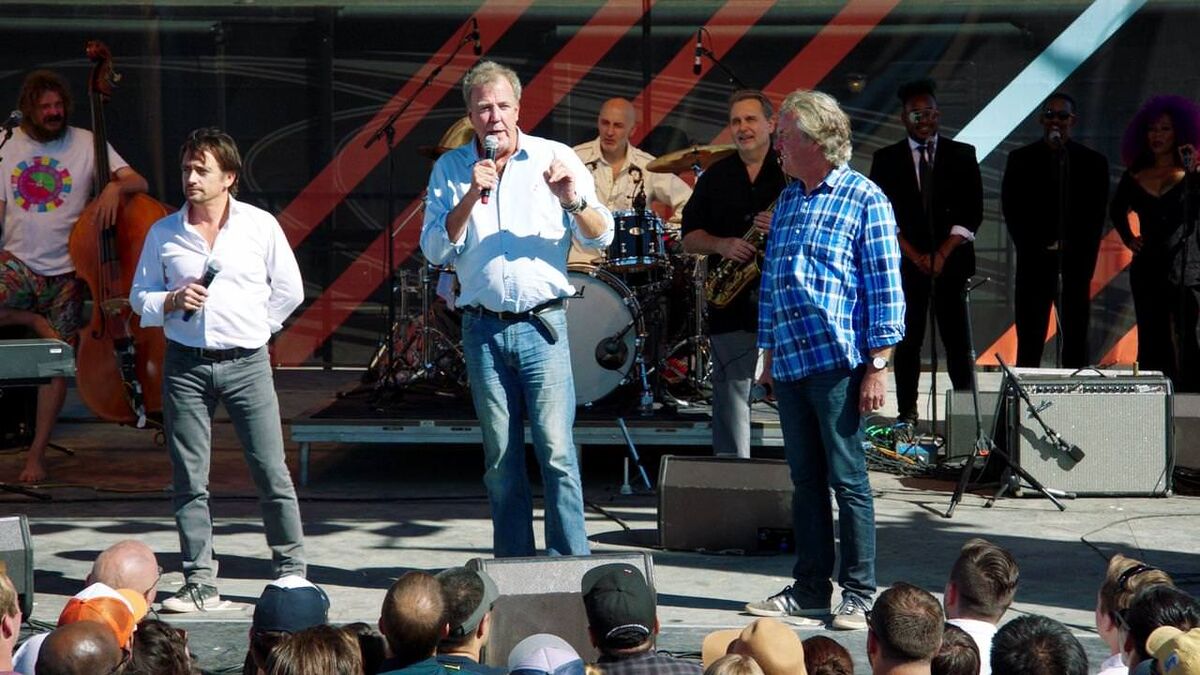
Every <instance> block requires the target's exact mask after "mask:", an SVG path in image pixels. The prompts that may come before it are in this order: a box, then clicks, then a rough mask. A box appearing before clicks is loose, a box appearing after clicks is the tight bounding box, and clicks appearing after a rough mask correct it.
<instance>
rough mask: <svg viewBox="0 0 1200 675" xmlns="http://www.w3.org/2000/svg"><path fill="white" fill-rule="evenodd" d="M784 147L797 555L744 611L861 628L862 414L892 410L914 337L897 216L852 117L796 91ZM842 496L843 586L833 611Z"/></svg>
mask: <svg viewBox="0 0 1200 675" xmlns="http://www.w3.org/2000/svg"><path fill="white" fill-rule="evenodd" d="M775 147H776V149H777V150H778V152H779V156H780V158H781V161H782V163H783V170H784V172H785V173H787V174H788V175H789V176H793V177H794V178H796V179H797V180H796V181H794V182H793V183H792V184H791V185H790V186H788V188H787V189H786V190H784V192H783V194H782V195H781V196H780V198H779V202H778V203H777V204H776V206H775V216H774V219H773V220H772V221H771V234H770V236H769V239H768V241H767V253H766V262H765V265H764V269H763V275H762V288H761V291H760V296H759V310H758V345H759V347H761V348H762V349H763V350H764V372H763V381H764V383H766V384H772V381H773V389H774V393H775V397H776V398H777V399H778V401H779V419H780V425H781V426H782V429H783V439H784V448H785V453H786V455H787V460H788V465H789V466H790V467H791V474H792V484H793V485H794V486H795V497H794V498H793V501H792V519H793V526H794V528H795V540H796V552H797V554H796V564H795V566H794V567H793V569H792V576H793V578H794V579H795V581H794V582H793V584H792V585H790V586H788V587H786V588H784V589H783V590H782V591H780V592H779V593H777V594H775V595H773V596H771V597H769V598H767V599H766V600H763V601H761V602H752V603H749V604H748V605H746V610H747V611H749V612H750V613H751V614H756V615H759V616H791V617H806V618H807V620H808V621H809V622H811V624H812V625H819V624H820V623H821V621H819V620H818V619H817V617H821V618H824V617H825V616H828V615H830V614H832V615H833V621H832V626H833V628H836V629H842V630H853V629H864V628H866V627H867V620H866V612H867V610H868V609H870V607H871V598H872V596H873V595H874V594H875V507H874V503H873V501H872V496H871V484H870V482H869V481H868V479H867V467H866V460H865V458H864V456H863V451H862V432H861V430H860V427H859V415H860V414H862V413H869V412H871V411H873V410H877V409H879V408H880V407H881V406H882V405H883V401H884V394H885V392H886V387H885V378H886V377H887V367H888V358H889V357H890V356H891V353H892V347H893V346H894V345H895V344H896V343H898V342H900V339H901V338H902V337H903V336H904V293H903V291H902V289H901V284H900V247H899V244H898V240H897V237H896V219H895V216H894V214H893V213H892V206H891V203H890V202H889V201H888V199H887V197H886V196H885V195H884V194H883V192H882V191H881V190H880V189H879V188H878V187H877V186H876V185H875V184H874V183H872V182H871V181H870V180H868V179H867V178H866V177H865V176H863V175H862V174H861V173H858V172H857V171H854V170H853V169H851V168H850V167H849V166H848V165H847V162H849V160H850V152H851V150H850V119H849V118H848V117H847V116H846V114H845V113H844V112H842V110H841V108H840V107H839V106H838V104H837V101H835V100H834V99H833V98H832V97H830V96H828V95H826V94H822V93H819V92H813V91H804V90H801V91H797V92H794V93H792V94H791V95H790V96H788V98H787V100H785V101H784V103H783V109H782V111H781V114H780V119H779V124H778V126H777V128H776V136H775ZM831 488H832V490H833V493H834V498H835V499H836V500H837V503H838V524H839V537H838V539H839V540H840V541H841V556H840V566H839V569H838V572H837V581H838V585H839V586H841V589H842V594H841V597H842V599H841V602H840V604H839V605H838V606H837V608H836V609H834V610H833V611H832V612H831V611H830V605H831V599H832V595H833V584H832V583H831V581H830V577H831V576H832V575H833V571H834V570H833V564H834V546H833V514H832V508H831V505H830V501H829V491H830V489H831Z"/></svg>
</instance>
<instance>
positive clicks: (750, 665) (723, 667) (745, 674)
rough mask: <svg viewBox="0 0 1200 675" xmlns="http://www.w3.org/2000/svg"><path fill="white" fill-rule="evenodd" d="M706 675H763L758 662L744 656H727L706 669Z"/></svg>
mask: <svg viewBox="0 0 1200 675" xmlns="http://www.w3.org/2000/svg"><path fill="white" fill-rule="evenodd" d="M704 675H763V670H762V668H761V667H759V665H758V661H755V660H754V659H752V658H750V657H749V656H746V655H744V654H726V655H725V656H722V657H721V658H719V659H717V660H716V661H713V662H712V663H711V664H709V666H708V667H707V668H705V669H704Z"/></svg>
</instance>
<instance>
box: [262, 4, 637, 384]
mask: <svg viewBox="0 0 1200 675" xmlns="http://www.w3.org/2000/svg"><path fill="white" fill-rule="evenodd" d="M641 16H642V5H641V3H640V2H632V1H631V0H609V1H608V2H607V3H605V5H604V6H603V7H601V8H600V9H599V10H598V11H597V12H596V13H595V14H594V15H592V18H591V19H590V20H589V21H588V22H587V23H586V24H584V26H583V27H582V28H581V29H580V30H579V32H578V33H576V34H575V35H574V36H573V37H572V38H571V39H570V40H568V41H567V43H566V44H565V45H563V47H562V49H560V50H559V52H558V54H556V55H555V56H554V58H552V59H550V60H549V61H548V62H547V64H546V65H545V66H543V68H542V69H541V70H540V71H539V72H538V74H537V75H535V76H534V77H533V79H531V80H530V81H529V83H528V84H527V85H525V86H523V87H522V90H523V93H522V97H521V117H520V121H521V128H523V129H532V128H534V127H536V126H537V125H538V123H540V122H541V121H542V119H543V118H545V116H546V115H548V114H549V113H550V111H551V110H553V109H554V106H555V105H557V104H558V102H559V101H560V100H562V97H563V96H565V95H566V94H567V93H568V92H570V90H571V88H572V87H574V86H575V84H576V83H577V82H578V81H579V80H580V79H582V78H583V77H584V76H586V75H587V73H588V72H589V71H590V70H591V69H592V68H593V67H594V66H595V65H596V63H597V62H599V60H600V59H601V58H603V56H604V54H606V53H607V52H608V51H609V50H611V49H612V47H613V46H614V45H615V44H616V43H617V42H618V41H619V40H620V39H621V38H622V37H623V36H624V34H625V32H626V31H627V30H628V29H629V28H630V27H631V26H633V24H634V23H636V22H637V21H638V20H639V19H640V18H641ZM622 27H623V28H624V29H625V30H613V29H614V28H618V29H619V28H622ZM420 206H421V203H420V201H419V200H418V201H414V202H412V203H410V204H409V205H408V206H407V207H406V208H405V209H404V211H403V212H402V213H401V214H400V217H399V218H397V220H396V224H398V223H400V222H404V220H405V219H406V218H407V217H409V216H411V215H412V213H413V211H415V210H416V209H418V208H420ZM393 227H395V224H393ZM420 230H421V227H420V223H419V222H413V221H410V224H409V225H407V226H405V228H404V229H403V230H401V231H400V233H399V234H398V235H397V236H396V239H395V243H396V250H395V260H396V263H397V264H401V263H402V262H403V261H404V260H406V259H407V258H408V256H409V255H411V253H412V252H413V251H414V250H416V246H417V240H418V237H419V235H420ZM386 248H387V244H386V242H385V237H384V236H383V235H381V236H380V237H378V238H377V239H376V240H375V241H373V242H371V244H370V246H368V247H367V249H366V250H364V251H363V253H362V254H361V255H360V256H359V257H358V258H357V259H356V260H355V261H354V262H353V263H351V264H350V266H349V267H347V269H346V270H345V271H344V272H343V273H342V274H341V275H340V276H339V277H338V278H337V279H336V280H334V282H333V283H332V284H330V286H329V287H328V288H327V289H326V290H325V292H324V293H323V294H322V295H321V297H319V298H317V300H316V301H315V302H313V303H312V304H311V305H310V306H309V307H308V308H307V309H306V310H305V311H304V312H303V313H302V314H301V315H300V316H299V317H297V319H296V320H295V321H294V322H292V323H291V325H289V326H288V328H286V329H284V331H283V333H282V334H280V336H279V339H278V340H277V341H276V345H275V359H276V361H277V362H278V363H279V364H281V365H298V364H300V363H302V362H304V361H305V360H306V359H307V358H308V357H309V356H310V355H311V354H312V353H313V351H315V350H316V348H317V347H318V346H319V345H320V344H321V343H322V342H324V341H325V340H326V339H327V338H328V337H329V336H330V335H331V334H332V333H333V331H334V330H335V329H336V328H337V326H339V325H340V324H341V323H342V322H343V321H345V320H346V318H347V317H349V316H350V314H351V312H353V311H354V309H355V308H356V307H357V306H358V304H359V303H361V302H362V301H363V300H365V299H366V298H367V296H368V295H370V294H371V292H372V291H374V290H375V289H376V288H378V287H379V284H380V281H381V279H380V276H379V273H378V272H379V271H380V270H382V267H383V265H382V261H383V259H384V254H385V252H386Z"/></svg>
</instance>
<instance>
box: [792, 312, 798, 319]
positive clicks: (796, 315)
mask: <svg viewBox="0 0 1200 675" xmlns="http://www.w3.org/2000/svg"><path fill="white" fill-rule="evenodd" d="M792 316H793V317H796V318H798V317H799V316H800V312H795V311H793V312H792Z"/></svg>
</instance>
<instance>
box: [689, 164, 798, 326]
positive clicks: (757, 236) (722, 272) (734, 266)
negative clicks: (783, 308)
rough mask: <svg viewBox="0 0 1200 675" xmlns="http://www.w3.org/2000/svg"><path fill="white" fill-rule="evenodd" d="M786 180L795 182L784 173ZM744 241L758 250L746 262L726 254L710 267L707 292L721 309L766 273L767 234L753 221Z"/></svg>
mask: <svg viewBox="0 0 1200 675" xmlns="http://www.w3.org/2000/svg"><path fill="white" fill-rule="evenodd" d="M784 181H785V183H784V185H785V187H786V185H787V184H790V183H791V182H792V180H791V176H788V175H787V174H784ZM780 194H782V192H780ZM778 201H779V197H776V198H775V201H773V202H771V205H770V206H768V207H767V208H766V209H764V210H765V211H774V210H775V204H776V202H778ZM742 241H745V242H748V243H749V244H750V245H751V246H753V247H754V249H755V250H756V251H758V253H757V254H756V255H755V256H754V257H753V258H751V259H750V260H749V261H747V262H744V263H741V262H738V261H736V260H731V259H729V258H726V259H724V260H722V261H721V262H719V263H717V266H716V268H715V269H713V270H712V271H710V272H709V274H708V278H707V279H705V280H704V295H705V297H707V298H708V302H709V303H711V304H712V306H713V307H716V308H717V309H723V308H725V307H726V306H728V305H729V303H731V302H733V300H734V298H736V297H737V296H739V295H741V293H742V291H744V290H746V287H747V286H749V285H750V284H752V283H754V282H756V281H758V277H759V276H760V275H761V274H762V268H761V267H760V264H761V263H762V259H763V252H764V249H765V248H766V247H765V246H764V244H765V243H766V241H767V235H766V234H765V233H763V232H760V231H759V229H758V228H757V227H755V225H754V223H753V222H751V223H750V229H749V230H747V231H746V234H743V235H742Z"/></svg>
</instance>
